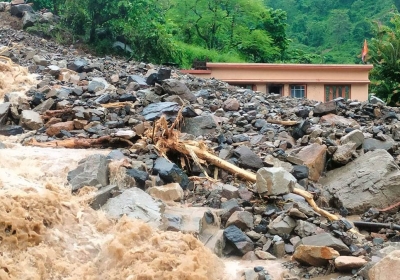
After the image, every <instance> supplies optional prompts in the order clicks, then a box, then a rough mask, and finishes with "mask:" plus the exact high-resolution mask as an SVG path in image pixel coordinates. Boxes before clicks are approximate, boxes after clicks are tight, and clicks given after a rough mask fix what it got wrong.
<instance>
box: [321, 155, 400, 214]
mask: <svg viewBox="0 0 400 280" xmlns="http://www.w3.org/2000/svg"><path fill="white" fill-rule="evenodd" d="M319 183H320V184H321V185H323V186H324V196H325V197H326V198H327V199H328V200H329V201H331V202H333V203H334V204H335V205H336V206H337V207H340V206H343V207H345V208H346V209H347V210H349V211H350V212H351V213H352V214H361V213H364V212H365V211H366V210H368V209H369V208H371V207H377V208H384V207H386V206H389V205H391V204H392V203H395V202H397V200H398V197H399V196H400V169H399V167H398V166H397V164H396V163H395V162H394V159H393V157H392V156H391V155H390V154H389V153H388V152H386V151H385V150H381V149H378V150H375V151H372V152H368V153H366V154H364V155H362V156H360V157H359V158H357V159H356V160H354V161H353V162H350V163H349V164H347V165H345V166H343V167H340V168H337V169H335V170H332V171H329V172H328V173H327V174H326V177H325V178H322V179H321V180H320V182H319Z"/></svg>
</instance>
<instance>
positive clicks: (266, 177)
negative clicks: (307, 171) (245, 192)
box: [256, 167, 297, 195]
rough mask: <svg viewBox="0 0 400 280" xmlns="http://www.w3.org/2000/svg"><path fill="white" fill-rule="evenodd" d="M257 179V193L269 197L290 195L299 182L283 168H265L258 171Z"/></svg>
mask: <svg viewBox="0 0 400 280" xmlns="http://www.w3.org/2000/svg"><path fill="white" fill-rule="evenodd" d="M256 179H257V181H256V187H257V192H258V193H266V194H267V195H280V194H286V193H290V192H292V191H293V188H294V185H295V184H296V182H297V180H296V178H294V177H293V175H292V174H290V173H289V172H287V171H286V170H285V169H283V167H263V168H261V169H259V170H258V171H257V176H256Z"/></svg>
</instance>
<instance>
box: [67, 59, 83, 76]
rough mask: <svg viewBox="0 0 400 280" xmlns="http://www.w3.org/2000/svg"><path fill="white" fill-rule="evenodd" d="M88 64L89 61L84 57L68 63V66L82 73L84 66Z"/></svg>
mask: <svg viewBox="0 0 400 280" xmlns="http://www.w3.org/2000/svg"><path fill="white" fill-rule="evenodd" d="M87 64H88V62H87V61H86V60H84V59H76V60H75V61H74V62H72V63H70V64H68V66H67V68H68V69H70V70H72V71H75V72H78V73H82V71H83V68H84V67H85V66H86V65H87Z"/></svg>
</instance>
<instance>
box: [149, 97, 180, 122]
mask: <svg viewBox="0 0 400 280" xmlns="http://www.w3.org/2000/svg"><path fill="white" fill-rule="evenodd" d="M178 111H179V105H178V103H176V102H159V103H153V104H150V105H149V106H146V107H145V108H144V109H143V112H142V115H143V116H144V118H145V119H146V121H154V120H155V119H157V118H159V117H161V116H162V115H165V116H166V117H167V119H170V118H174V117H176V114H177V113H178Z"/></svg>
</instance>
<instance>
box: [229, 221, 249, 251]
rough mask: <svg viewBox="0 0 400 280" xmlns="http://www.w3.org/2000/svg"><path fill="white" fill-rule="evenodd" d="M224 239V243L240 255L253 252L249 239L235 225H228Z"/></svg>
mask: <svg viewBox="0 0 400 280" xmlns="http://www.w3.org/2000/svg"><path fill="white" fill-rule="evenodd" d="M224 237H225V239H226V242H227V243H228V244H230V245H232V246H233V247H234V248H235V249H236V250H237V251H238V253H240V254H241V255H244V254H246V253H248V252H250V251H253V250H254V244H253V241H251V239H250V237H248V236H247V235H246V234H245V233H244V232H243V231H242V230H241V229H240V228H238V227H237V226H235V225H230V226H229V227H227V228H226V229H225V230H224Z"/></svg>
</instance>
